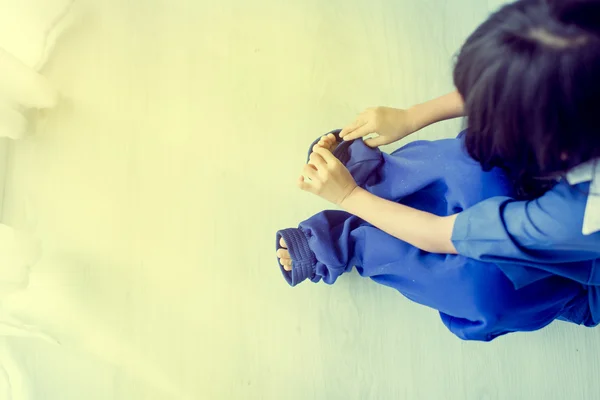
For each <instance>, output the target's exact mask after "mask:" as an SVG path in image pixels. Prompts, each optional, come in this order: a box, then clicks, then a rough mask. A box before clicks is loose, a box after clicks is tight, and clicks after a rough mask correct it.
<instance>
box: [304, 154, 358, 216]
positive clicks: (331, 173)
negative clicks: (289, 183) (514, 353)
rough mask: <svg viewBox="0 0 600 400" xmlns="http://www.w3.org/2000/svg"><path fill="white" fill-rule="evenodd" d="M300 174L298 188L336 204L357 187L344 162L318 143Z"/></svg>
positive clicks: (339, 203) (340, 202)
mask: <svg viewBox="0 0 600 400" xmlns="http://www.w3.org/2000/svg"><path fill="white" fill-rule="evenodd" d="M302 175H303V176H301V177H300V179H299V180H298V186H299V187H300V189H302V190H305V191H307V192H311V193H313V194H316V195H318V196H320V197H322V198H324V199H325V200H327V201H330V202H332V203H334V204H337V205H341V204H342V202H343V201H344V200H346V198H347V197H348V196H350V194H351V193H352V192H353V191H354V189H356V187H357V185H356V182H355V181H354V178H353V177H352V175H351V174H350V171H348V169H347V168H346V167H345V166H344V164H342V163H341V162H340V160H338V159H337V158H336V157H335V156H334V155H333V154H332V153H331V151H329V150H328V149H326V148H325V147H322V146H319V145H318V144H317V145H315V146H314V147H313V152H312V154H311V155H310V160H309V163H308V164H306V165H305V166H304V169H303V170H302ZM306 178H308V179H306Z"/></svg>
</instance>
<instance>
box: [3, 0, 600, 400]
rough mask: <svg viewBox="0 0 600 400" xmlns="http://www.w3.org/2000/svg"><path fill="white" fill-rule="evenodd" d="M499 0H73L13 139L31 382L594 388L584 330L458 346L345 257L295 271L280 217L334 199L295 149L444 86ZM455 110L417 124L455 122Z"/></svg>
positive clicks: (21, 300)
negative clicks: (77, 12)
mask: <svg viewBox="0 0 600 400" xmlns="http://www.w3.org/2000/svg"><path fill="white" fill-rule="evenodd" d="M499 4H500V1H487V2H486V1H482V0H454V1H449V0H444V1H442V0H350V1H348V0H327V1H320V0H291V1H279V0H249V1H247V0H222V1H208V0H128V1H123V0H102V1H94V0H81V1H80V6H81V9H82V10H84V11H85V12H84V13H83V14H82V17H81V18H82V19H81V20H80V23H79V24H78V25H77V26H76V27H74V29H72V30H71V31H70V32H69V33H68V35H67V36H65V37H64V38H63V40H62V41H61V42H60V43H59V45H58V47H57V48H56V51H55V53H54V55H53V58H52V60H51V62H50V64H49V65H48V67H47V68H46V70H45V74H46V75H47V76H48V77H49V78H50V80H51V81H52V82H53V83H54V84H56V85H57V86H58V87H59V88H60V89H61V91H62V93H63V95H64V98H63V101H62V103H61V105H60V107H59V108H58V109H56V110H53V111H51V112H47V113H44V114H42V115H40V116H39V119H38V121H37V125H36V133H35V135H34V136H32V137H31V138H29V139H27V140H25V141H22V142H18V143H15V144H14V145H12V147H11V148H10V153H9V170H8V176H7V187H6V198H5V203H4V222H6V223H11V224H15V225H16V226H25V225H27V226H34V227H35V229H36V232H37V234H38V235H39V237H40V238H41V240H42V242H43V246H44V254H43V258H42V260H41V261H40V262H39V264H37V265H36V266H35V268H34V269H33V271H32V276H31V284H30V288H29V289H28V290H27V291H26V292H24V293H23V294H21V295H19V296H17V297H15V298H13V299H11V300H10V301H9V302H8V303H6V304H4V307H5V308H7V309H9V310H12V311H14V312H15V313H17V314H18V315H20V316H22V317H23V318H24V319H25V320H27V321H29V322H31V323H34V324H38V325H39V326H41V327H42V328H43V329H45V330H47V331H48V332H50V333H52V334H53V335H55V336H56V337H57V338H59V340H60V341H61V345H60V346H58V347H56V346H51V345H48V344H45V343H39V342H36V341H32V340H24V339H19V340H16V339H15V340H10V341H9V342H8V345H9V348H10V351H11V352H12V354H13V356H14V357H15V360H16V362H17V365H20V366H21V369H22V371H23V373H24V376H23V377H22V378H23V379H24V383H23V387H26V388H29V391H30V395H31V398H32V399H43V400H54V399H57V400H81V399H86V400H108V399H111V400H121V399H122V400H138V399H139V400H141V399H156V400H170V399H174V400H177V399H199V400H205V399H206V400H212V399H224V400H229V399H232V400H237V399H240V400H244V399H273V400H281V399H289V400H295V399H298V400H308V399H323V400H335V399H340V400H352V399H357V400H359V399H360V400H362V399H390V400H392V399H394V400H397V399H410V400H416V399H424V400H436V399H448V400H453V399H456V400H471V399H473V400H475V399H478V400H479V399H499V400H505V399H527V400H532V399H534V400H535V399H557V400H558V399H561V400H562V399H572V400H579V399H582V400H583V399H595V398H599V397H600V379H599V378H598V377H600V361H599V360H600V359H599V357H598V355H599V354H600V330H589V329H585V328H580V327H575V326H571V325H568V324H564V323H555V324H553V325H552V326H550V327H549V328H547V329H545V330H543V331H541V332H536V333H531V334H516V335H512V336H508V337H504V338H501V339H498V340H497V341H495V342H492V343H491V344H476V343H464V342H461V341H459V340H458V339H456V338H455V337H454V336H452V335H451V334H450V333H449V332H448V331H447V330H446V328H445V327H444V326H443V325H442V324H441V322H440V320H439V317H438V315H437V314H436V312H435V311H432V310H430V309H427V308H424V307H421V306H418V305H415V304H412V303H411V302H409V301H408V300H406V299H405V298H403V297H402V296H400V295H399V294H397V293H395V292H393V291H392V290H390V289H387V288H384V287H380V286H377V285H376V284H374V283H372V282H370V281H367V280H364V279H361V278H360V277H359V276H358V275H357V274H349V275H347V276H344V277H343V278H342V279H340V280H339V282H338V283H336V284H335V285H334V286H331V287H329V286H326V285H323V284H320V285H313V284H310V283H305V284H303V285H301V286H299V287H297V288H294V289H292V288H290V287H288V286H287V284H286V283H285V281H284V280H283V278H282V277H281V275H280V272H279V270H278V267H277V264H276V260H275V254H274V251H275V247H274V245H275V243H274V240H275V237H274V234H275V231H276V230H277V229H280V228H284V227H292V226H295V225H296V224H297V223H298V222H299V221H301V220H303V219H305V218H307V217H309V216H311V215H312V214H313V213H315V212H317V211H319V210H321V209H323V208H326V207H329V205H328V204H326V203H324V202H323V201H321V200H319V199H317V198H314V197H311V196H309V195H307V194H304V193H301V192H300V191H299V190H297V189H296V187H295V179H296V176H297V174H298V172H299V171H300V168H301V166H302V163H303V161H304V157H305V153H306V150H307V146H308V145H309V143H310V142H311V141H312V140H313V139H314V138H315V137H317V136H318V135H320V134H322V133H325V132H327V131H329V130H331V129H334V128H338V127H341V126H342V125H344V124H346V123H348V122H351V121H352V119H353V118H354V116H355V114H357V113H358V112H360V111H362V109H364V108H366V107H369V106H373V105H388V106H395V107H407V106H410V105H412V104H414V103H415V102H420V101H424V100H427V99H429V98H432V97H434V96H437V95H440V94H443V93H445V92H447V91H449V90H451V89H452V82H451V72H452V65H453V56H454V53H455V52H456V50H457V49H458V48H459V46H460V44H461V43H462V41H463V40H464V39H465V38H466V36H467V35H468V34H469V32H470V31H471V30H472V29H474V27H475V26H476V25H477V24H478V23H479V22H481V21H482V20H483V19H484V18H485V17H486V15H487V14H488V12H489V11H490V10H493V9H494V8H495V7H497V6H498V5H499ZM459 128H460V121H454V122H449V123H444V124H440V125H437V126H434V127H431V128H429V129H427V130H425V131H423V132H422V134H420V136H421V137H427V138H440V137H448V136H453V135H455V134H456V133H457V132H458V129H459Z"/></svg>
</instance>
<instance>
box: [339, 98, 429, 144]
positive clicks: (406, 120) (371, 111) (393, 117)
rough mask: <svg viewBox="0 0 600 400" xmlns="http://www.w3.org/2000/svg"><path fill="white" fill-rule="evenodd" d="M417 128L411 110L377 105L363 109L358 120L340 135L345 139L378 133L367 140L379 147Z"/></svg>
mask: <svg viewBox="0 0 600 400" xmlns="http://www.w3.org/2000/svg"><path fill="white" fill-rule="evenodd" d="M416 130H417V129H416V126H415V122H414V118H413V116H412V114H411V112H410V111H408V110H401V109H397V108H389V107H375V108H368V109H367V110H365V111H363V112H362V113H361V114H360V115H359V116H358V117H357V118H356V121H354V122H353V123H352V124H350V125H348V126H346V127H345V128H344V129H343V130H342V131H341V132H340V137H341V138H342V139H344V140H354V139H358V138H362V137H365V136H367V135H370V134H372V133H377V134H378V135H379V136H378V137H376V138H373V139H367V140H365V144H366V145H368V146H369V147H377V146H382V145H384V144H390V143H393V142H395V141H397V140H400V139H402V138H404V137H406V136H408V135H410V134H411V133H413V132H415V131H416Z"/></svg>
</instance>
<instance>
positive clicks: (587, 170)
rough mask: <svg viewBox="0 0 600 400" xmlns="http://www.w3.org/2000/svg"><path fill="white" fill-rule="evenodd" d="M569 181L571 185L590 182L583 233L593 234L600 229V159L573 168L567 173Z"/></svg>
mask: <svg viewBox="0 0 600 400" xmlns="http://www.w3.org/2000/svg"><path fill="white" fill-rule="evenodd" d="M567 181H568V182H569V184H570V185H578V184H580V183H584V182H590V189H589V194H588V199H587V204H586V206H585V215H584V217H583V228H582V233H583V234H584V235H591V234H592V233H595V232H598V231H600V159H595V160H591V161H588V162H586V163H584V164H581V165H579V166H577V167H575V168H573V169H572V170H571V171H569V172H568V173H567Z"/></svg>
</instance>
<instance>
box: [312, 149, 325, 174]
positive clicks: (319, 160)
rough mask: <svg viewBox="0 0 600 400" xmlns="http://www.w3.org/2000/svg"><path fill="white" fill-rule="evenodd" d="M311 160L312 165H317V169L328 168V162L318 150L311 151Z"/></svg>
mask: <svg viewBox="0 0 600 400" xmlns="http://www.w3.org/2000/svg"><path fill="white" fill-rule="evenodd" d="M321 148H322V147H321ZM309 161H310V163H311V164H312V165H314V166H315V167H317V171H323V170H325V169H326V168H327V163H326V162H325V160H324V159H323V157H322V156H321V155H320V154H319V153H316V152H312V153H310V158H309Z"/></svg>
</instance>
